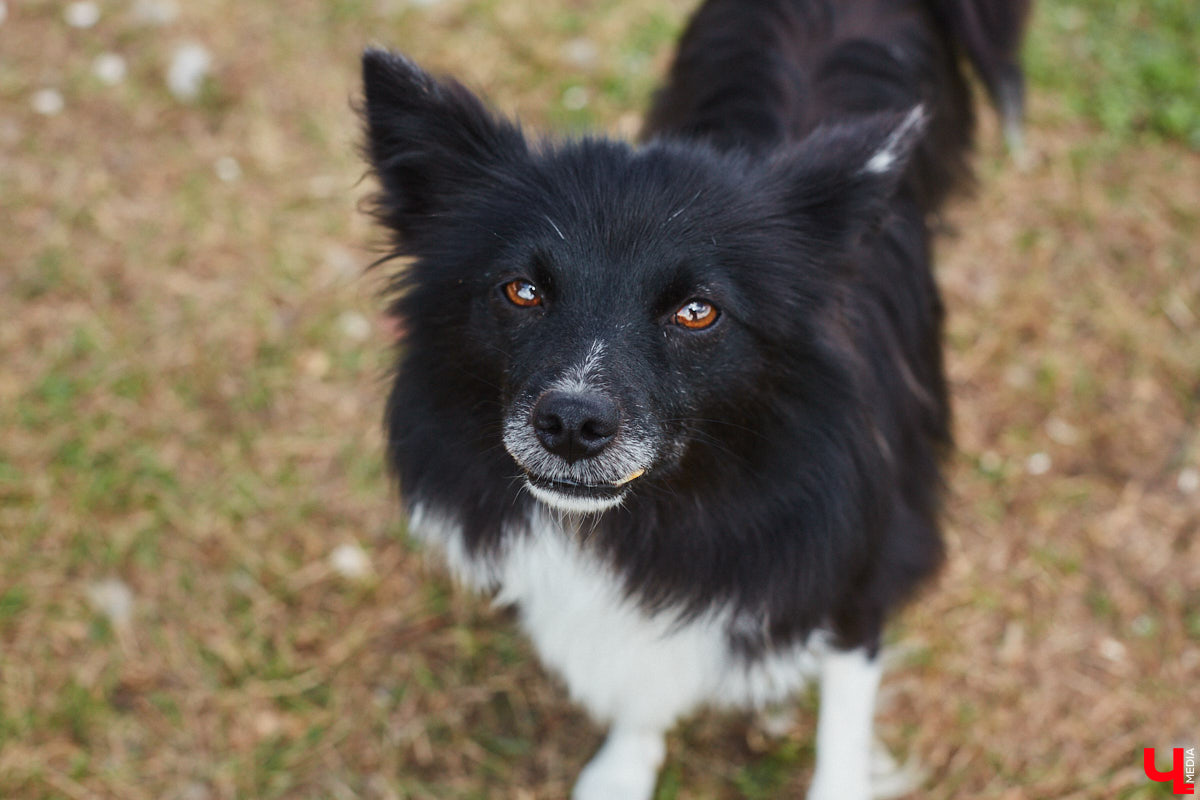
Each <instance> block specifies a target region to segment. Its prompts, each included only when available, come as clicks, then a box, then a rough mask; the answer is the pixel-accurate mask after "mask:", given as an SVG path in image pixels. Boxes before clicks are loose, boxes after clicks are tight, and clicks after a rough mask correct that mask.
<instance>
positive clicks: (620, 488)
mask: <svg viewBox="0 0 1200 800" xmlns="http://www.w3.org/2000/svg"><path fill="white" fill-rule="evenodd" d="M645 472H646V470H645V469H637V470H634V471H633V472H631V473H629V474H628V475H626V476H625V477H624V478H621V479H619V480H615V481H611V482H605V483H583V482H580V481H573V480H570V479H565V478H547V477H544V476H541V475H535V474H534V473H532V472H529V471H526V472H525V484H526V486H528V488H529V490H530V492H532V493H533V496H534V497H536V498H537V499H539V500H541V501H542V502H543V503H545V504H546V505H548V506H550V507H551V508H556V509H559V510H561V511H570V512H576V513H585V514H586V513H596V512H599V511H604V510H606V509H609V508H612V507H614V506H617V505H619V504H620V503H621V501H622V500H623V499H624V498H625V494H626V492H627V491H628V487H629V484H630V483H632V482H633V481H635V480H637V479H638V478H640V477H642V475H644V474H645Z"/></svg>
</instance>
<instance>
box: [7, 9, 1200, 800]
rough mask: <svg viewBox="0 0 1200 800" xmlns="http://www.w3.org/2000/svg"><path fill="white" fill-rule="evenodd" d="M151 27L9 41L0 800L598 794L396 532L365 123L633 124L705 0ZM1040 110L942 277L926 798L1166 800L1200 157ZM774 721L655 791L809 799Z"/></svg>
mask: <svg viewBox="0 0 1200 800" xmlns="http://www.w3.org/2000/svg"><path fill="white" fill-rule="evenodd" d="M1185 1H1186V0H1180V2H1185ZM1064 4H1065V3H1064ZM134 5H136V4H134V3H125V2H121V3H118V2H115V1H114V2H111V3H101V4H100V9H101V11H102V13H101V16H100V20H99V22H98V23H97V24H96V25H95V26H94V27H91V28H86V29H76V28H72V27H70V26H68V25H67V24H65V22H64V21H63V7H62V4H60V3H53V2H38V1H37V0H29V2H21V3H9V4H8V19H7V20H6V21H4V22H3V24H0V198H2V199H0V204H2V206H3V213H0V243H2V247H0V797H3V798H39V799H41V798H45V799H47V800H48V799H49V798H73V799H82V798H122V800H125V799H136V798H178V800H205V799H206V798H213V799H214V800H215V799H216V798H233V797H241V798H272V797H288V798H299V797H322V798H351V797H364V798H396V797H414V798H426V797H456V798H471V797H504V798H519V799H520V800H525V799H526V798H556V797H562V796H564V795H565V793H566V791H567V787H568V786H569V784H570V781H571V779H572V777H573V775H574V773H575V771H576V770H577V769H578V767H579V766H580V764H581V763H582V762H583V761H584V760H585V759H586V757H587V756H588V755H589V754H590V751H591V749H592V748H593V747H594V746H595V744H596V742H597V741H598V735H599V734H598V732H597V731H596V730H594V729H593V728H591V727H590V726H589V724H588V723H587V722H586V720H585V719H584V718H583V716H582V715H581V714H580V713H578V712H577V711H576V710H574V709H572V707H571V706H570V705H569V704H568V703H567V702H566V700H565V698H564V695H563V693H562V691H561V689H560V688H559V687H557V686H556V685H555V684H554V683H553V682H552V681H551V680H547V679H546V677H545V676H544V675H542V674H541V672H540V670H539V668H538V667H537V666H536V664H535V662H534V660H533V658H532V657H531V654H530V652H529V650H528V648H527V646H526V645H525V644H524V643H523V641H522V640H521V639H520V638H519V637H517V636H516V635H514V633H513V632H512V628H511V626H510V624H509V622H508V621H507V620H506V619H504V618H502V616H501V615H499V614H497V613H495V612H492V611H490V610H488V609H487V608H485V607H484V606H483V605H482V604H480V603H479V602H478V601H476V600H474V599H472V598H470V597H467V596H464V595H462V594H458V593H456V592H454V591H452V590H451V589H450V588H449V587H448V586H447V585H446V584H445V582H444V581H443V580H442V579H440V578H439V577H437V575H436V573H431V571H429V570H426V569H425V568H424V566H423V563H422V558H421V556H420V554H419V553H417V552H415V551H414V550H413V549H412V548H411V547H410V546H409V545H407V544H406V543H405V541H404V539H403V537H402V535H401V524H400V522H399V521H398V520H397V519H395V515H394V511H393V508H394V503H392V502H390V498H389V489H388V488H387V485H386V481H385V479H384V476H383V475H382V471H381V467H380V455H379V442H378V430H377V429H378V422H377V420H378V417H379V414H380V402H381V399H382V392H383V380H382V375H383V372H384V367H385V364H386V333H385V331H384V330H383V328H382V327H379V326H374V325H373V323H370V322H367V321H368V320H374V319H376V309H377V303H376V301H375V299H374V288H375V287H374V286H373V284H372V282H371V280H370V279H368V278H364V277H362V275H361V271H360V269H361V267H362V266H363V265H365V264H366V263H367V262H368V261H369V260H370V258H371V252H370V250H369V247H368V245H370V243H372V242H378V235H377V234H376V232H374V231H372V230H371V229H370V228H369V227H368V226H367V223H366V221H365V219H364V218H363V216H362V215H361V214H359V213H358V212H357V210H356V208H355V203H356V200H357V199H358V198H359V197H361V195H362V194H364V193H365V192H366V191H367V189H368V187H366V186H365V185H362V184H360V183H359V178H360V176H361V173H362V169H361V166H360V164H359V163H358V161H357V160H356V156H355V153H354V146H355V144H356V140H357V125H356V122H355V120H354V118H353V116H352V114H351V112H350V107H349V100H350V99H351V98H352V97H353V95H354V93H355V87H356V57H357V52H358V50H359V48H360V47H361V46H362V45H363V44H364V43H367V42H383V43H392V44H395V45H397V46H402V47H404V48H405V49H407V50H408V51H409V52H411V53H412V54H413V55H415V56H417V57H418V58H420V59H422V60H424V61H426V62H427V63H431V64H433V65H436V66H438V67H440V68H443V69H446V70H453V71H454V72H456V73H457V74H459V75H461V76H462V77H463V78H464V79H465V80H466V81H467V82H468V83H470V84H472V85H475V86H478V87H481V88H482V89H483V90H484V91H486V92H488V93H489V94H490V96H491V97H493V98H494V99H495V101H496V103H497V104H498V105H499V106H500V107H501V108H503V109H505V110H509V111H514V112H518V113H520V114H521V115H522V117H523V118H524V119H525V120H526V122H527V124H528V125H529V127H532V128H549V127H555V128H561V127H564V126H566V127H572V126H583V125H589V126H598V127H600V128H602V129H605V130H608V131H611V132H614V133H621V132H628V131H629V130H631V129H633V128H634V127H635V126H636V121H637V118H636V116H635V115H633V112H636V111H637V110H638V109H640V108H641V107H642V106H643V104H644V101H645V97H646V95H647V93H648V91H649V90H650V89H651V87H652V86H653V84H654V81H655V79H656V76H657V75H659V74H661V72H662V69H663V67H664V65H665V60H666V57H667V55H668V53H667V46H668V43H669V42H670V40H671V38H672V37H673V35H674V33H675V31H676V29H677V26H678V25H679V24H680V22H681V20H682V19H683V18H684V17H685V15H686V13H687V11H688V10H689V8H690V7H691V5H692V3H690V2H686V1H685V0H659V1H658V2H655V3H653V4H649V3H645V4H643V3H636V2H632V0H624V1H622V0H576V2H571V3H559V4H553V5H551V4H535V3H533V2H519V0H505V1H503V2H502V1H501V0H444V2H441V3H438V4H435V5H432V6H429V7H425V6H424V5H423V4H415V3H414V4H411V5H410V4H407V3H404V2H401V0H373V1H372V2H367V1H366V0H337V1H336V2H328V3H317V2H315V1H314V0H300V1H299V2H295V3H289V4H287V6H286V10H285V6H284V5H282V4H266V3H235V2H232V0H208V2H201V3H188V4H181V5H180V7H181V9H182V11H181V13H180V14H179V16H178V17H177V18H176V19H174V20H173V21H170V22H168V23H166V24H162V25H155V24H150V23H147V22H145V21H142V20H139V18H138V17H137V15H136V14H134V13H133V12H132V11H131V9H132V7H133V6H134ZM1047 5H1049V6H1057V5H1062V4H1055V3H1051V2H1050V0H1047ZM648 8H652V9H653V10H648ZM584 36H586V37H587V41H588V42H590V43H591V44H592V45H593V46H594V52H593V53H591V54H589V51H588V47H587V46H586V45H584V44H580V42H579V41H578V40H579V39H580V38H581V37H584ZM187 40H195V41H199V42H201V43H203V44H204V45H205V46H206V47H207V48H208V49H209V51H210V52H211V54H212V57H213V73H212V77H211V79H210V80H209V82H208V84H207V85H206V87H205V89H204V91H203V92H202V93H201V95H200V97H199V98H198V99H197V100H196V101H194V102H192V103H185V102H181V101H179V100H177V99H176V98H174V97H173V96H172V95H171V94H170V92H168V91H167V89H166V87H165V84H164V80H163V74H164V71H165V69H166V65H167V64H168V63H169V61H170V58H171V54H172V52H173V50H174V48H175V47H176V46H177V45H178V44H179V43H181V42H183V41H187ZM1042 44H1043V46H1042V48H1041V49H1042V51H1049V52H1053V51H1052V48H1051V49H1049V50H1048V48H1046V47H1045V44H1046V43H1045V42H1043V43H1042ZM1051 44H1052V43H1051ZM102 52H116V53H119V54H121V55H122V56H124V58H125V59H126V62H127V65H128V75H127V77H126V78H125V79H124V81H122V82H121V83H119V84H118V85H115V86H107V85H104V84H103V83H102V82H101V81H99V80H98V79H97V78H96V77H94V76H93V75H92V73H91V69H92V63H93V59H94V58H95V57H96V56H97V55H99V54H100V53H102ZM589 55H590V57H589ZM1043 66H1044V65H1043ZM46 87H53V88H56V89H57V90H58V91H59V92H60V93H61V96H62V98H63V101H64V109H63V110H62V112H61V113H59V114H57V115H52V116H43V115H40V114H38V113H36V112H35V111H34V110H33V107H32V104H31V100H32V97H33V95H34V93H35V92H36V91H37V90H39V89H42V88H46ZM572 87H582V88H583V89H584V90H585V91H584V92H583V93H581V92H579V91H576V92H573V93H571V94H570V95H569V97H570V98H572V100H573V101H575V102H573V103H572V104H573V105H578V102H577V101H578V100H579V98H580V97H583V98H584V99H585V100H586V103H585V104H584V105H583V106H582V107H579V108H566V107H565V105H564V102H563V95H564V92H566V91H567V90H568V89H571V88H572ZM1063 91H1066V90H1063ZM1034 97H1035V98H1036V100H1035V103H1034V107H1033V110H1032V118H1031V122H1030V139H1031V143H1032V157H1031V158H1030V163H1029V165H1028V166H1027V168H1026V169H1025V170H1023V171H1022V170H1018V169H1016V168H1015V167H1014V165H1013V164H1012V163H1011V162H1010V161H1009V160H1007V159H1005V158H1003V157H1001V156H1000V155H999V154H998V153H997V147H996V145H995V142H996V137H995V136H994V135H991V134H990V132H985V135H984V137H983V139H982V141H983V145H982V148H981V152H982V154H981V156H980V158H979V159H978V162H979V168H980V173H981V177H982V180H981V189H980V191H979V193H978V195H977V196H976V197H975V198H974V199H971V200H967V201H963V202H960V203H959V204H958V205H957V206H956V208H955V209H954V211H953V213H952V214H951V216H950V222H951V223H952V225H953V226H954V227H956V228H957V231H958V232H957V234H956V235H955V236H953V237H951V238H948V239H946V240H945V241H944V243H943V246H942V248H941V250H942V252H941V276H942V280H943V285H944V286H945V288H946V293H947V300H948V304H949V307H950V309H951V319H950V324H949V337H948V340H949V347H950V372H951V376H952V380H953V389H954V396H955V400H956V409H957V432H958V437H959V441H960V454H959V455H958V457H957V458H956V460H955V463H954V467H953V470H952V477H951V483H952V486H953V493H954V499H953V501H952V504H951V505H952V508H951V512H950V521H949V526H948V527H949V539H950V545H951V560H950V563H949V566H948V568H947V570H946V572H945V574H944V575H943V577H942V579H941V581H940V582H939V583H938V585H937V586H935V587H933V588H932V589H931V590H930V591H929V592H928V593H927V594H926V595H925V596H924V597H923V598H922V600H921V601H920V602H919V603H918V604H917V605H915V606H914V607H913V608H912V609H911V611H910V612H909V613H907V614H906V615H905V617H904V619H903V620H902V621H901V624H900V625H899V628H900V631H899V633H900V634H901V636H900V638H901V641H903V643H904V645H903V647H904V649H903V651H902V652H903V654H904V655H903V657H902V658H900V659H899V663H898V665H897V666H896V668H895V669H894V670H893V672H892V673H891V674H890V676H889V677H888V679H887V681H886V684H885V686H886V695H887V700H886V703H885V706H884V708H883V710H882V711H881V715H880V730H881V732H882V734H883V736H884V738H885V739H886V740H887V741H888V743H889V744H890V745H891V746H892V747H893V749H895V750H897V751H898V752H900V753H901V754H905V755H907V754H911V755H912V756H913V757H915V758H916V759H917V760H918V761H919V762H920V763H921V764H922V765H923V766H924V767H925V768H926V769H927V770H928V772H929V781H928V783H927V787H926V789H925V790H924V791H923V792H922V793H921V796H922V797H929V798H951V797H971V798H997V799H998V798H1051V797H1054V798H1067V797H1070V798H1098V797H1125V798H1132V797H1152V796H1161V795H1163V794H1164V792H1163V788H1162V787H1159V786H1157V785H1153V786H1152V785H1150V784H1149V783H1148V782H1147V781H1146V780H1145V779H1144V778H1143V777H1142V773H1141V767H1140V754H1141V748H1142V747H1146V746H1155V747H1169V746H1172V745H1177V744H1183V743H1188V744H1193V745H1195V744H1200V723H1198V722H1197V720H1198V718H1200V705H1197V702H1198V701H1197V696H1198V695H1197V687H1200V535H1198V531H1200V489H1197V488H1196V487H1195V485H1194V483H1195V482H1196V479H1197V472H1196V471H1197V469H1198V468H1200V437H1198V435H1197V426H1196V418H1197V411H1198V409H1200V374H1198V369H1197V367H1198V365H1200V319H1198V315H1200V269H1198V266H1200V263H1198V261H1200V257H1198V256H1197V242H1198V239H1200V219H1198V215H1200V210H1198V209H1200V155H1198V154H1197V152H1195V151H1194V150H1189V149H1187V148H1186V146H1184V145H1180V144H1173V143H1170V142H1165V141H1161V140H1159V139H1155V138H1153V137H1151V136H1140V135H1130V134H1129V133H1128V131H1125V130H1124V129H1123V132H1122V133H1121V135H1118V136H1110V135H1108V134H1107V133H1106V131H1104V130H1103V129H1100V128H1098V127H1095V126H1096V123H1093V122H1088V121H1086V120H1087V119H1089V117H1086V116H1079V115H1077V114H1076V113H1075V112H1073V111H1071V110H1070V108H1071V106H1072V103H1069V102H1067V100H1068V99H1069V100H1072V101H1076V100H1078V99H1079V98H1064V97H1063V96H1061V95H1057V94H1053V93H1051V92H1050V90H1046V91H1044V92H1039V91H1038V87H1036V86H1035V87H1034ZM227 158H233V159H235V160H236V162H237V165H238V167H239V169H238V170H237V171H238V172H240V175H238V176H237V177H235V178H234V179H233V180H230V181H224V180H220V179H218V177H217V164H218V162H219V161H220V160H221V159H227ZM220 164H221V169H222V170H223V171H224V173H225V176H226V177H231V175H232V172H233V170H232V169H231V167H230V162H228V161H227V160H226V161H220ZM364 323H365V324H364ZM345 544H357V545H358V546H360V547H361V548H363V550H365V552H366V553H367V555H368V558H369V564H370V569H369V571H368V573H367V574H365V575H361V576H358V577H355V576H354V575H352V574H343V572H344V571H345V568H344V567H342V571H339V564H338V563H335V562H334V561H332V560H331V554H332V553H333V552H334V551H335V549H336V548H338V546H340V545H345ZM351 566H353V565H351ZM124 590H128V591H129V593H130V596H129V599H131V601H132V605H131V607H130V608H129V610H128V613H126V611H125V609H123V608H122V606H121V603H122V600H123V599H124V598H123V595H122V591H124ZM802 705H803V707H804V709H805V710H806V711H809V710H811V707H812V703H811V701H810V700H809V699H805V701H804V702H803V704H802ZM744 723H745V720H742V719H730V718H728V717H717V716H713V715H706V716H702V717H700V718H698V719H696V720H693V721H690V722H687V723H685V724H683V725H681V726H680V728H679V729H678V730H677V731H676V734H675V735H674V736H673V737H672V741H671V752H670V757H669V766H668V768H667V770H666V772H665V774H664V779H663V782H662V785H661V787H660V792H659V797H660V798H672V797H758V798H772V797H782V796H796V795H797V794H798V793H799V792H800V791H801V788H802V787H803V786H804V784H805V781H806V779H807V773H808V772H809V771H810V769H811V762H812V752H811V737H812V717H811V714H808V713H805V714H802V715H801V718H800V720H799V721H798V722H797V723H796V725H795V726H793V730H792V731H791V732H790V733H789V734H788V735H787V736H785V737H783V738H782V739H778V740H771V739H767V738H764V737H763V736H762V735H760V734H758V733H757V732H755V730H754V729H753V728H752V727H748V726H746V725H745V724H744Z"/></svg>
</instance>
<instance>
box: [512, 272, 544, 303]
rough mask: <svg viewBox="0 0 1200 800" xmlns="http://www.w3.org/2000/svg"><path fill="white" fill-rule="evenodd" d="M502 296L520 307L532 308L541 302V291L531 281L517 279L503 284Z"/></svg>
mask: <svg viewBox="0 0 1200 800" xmlns="http://www.w3.org/2000/svg"><path fill="white" fill-rule="evenodd" d="M504 296H505V297H507V298H508V302H510V303H512V304H513V305H514V306H520V307H521V308H533V307H534V306H540V305H541V304H542V293H541V292H540V291H538V288H537V287H536V286H534V285H533V284H532V283H530V282H529V281H526V280H521V279H517V280H515V281H509V282H508V283H506V284H504Z"/></svg>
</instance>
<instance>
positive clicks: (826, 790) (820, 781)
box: [808, 771, 871, 800]
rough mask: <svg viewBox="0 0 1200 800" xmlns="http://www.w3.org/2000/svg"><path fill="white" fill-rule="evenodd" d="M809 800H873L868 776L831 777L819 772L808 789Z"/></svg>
mask: <svg viewBox="0 0 1200 800" xmlns="http://www.w3.org/2000/svg"><path fill="white" fill-rule="evenodd" d="M808 800H871V782H870V780H868V778H867V776H866V775H861V774H857V775H829V774H828V773H822V772H819V771H818V772H817V774H815V775H813V781H812V785H810V786H809V787H808Z"/></svg>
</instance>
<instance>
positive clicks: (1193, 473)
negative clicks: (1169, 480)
mask: <svg viewBox="0 0 1200 800" xmlns="http://www.w3.org/2000/svg"><path fill="white" fill-rule="evenodd" d="M1175 485H1176V486H1178V487H1179V491H1181V492H1183V493H1184V494H1192V493H1193V492H1195V491H1196V490H1197V489H1200V470H1198V469H1196V468H1195V467H1184V468H1183V469H1181V470H1180V471H1179V478H1178V479H1177V480H1176V481H1175Z"/></svg>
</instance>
